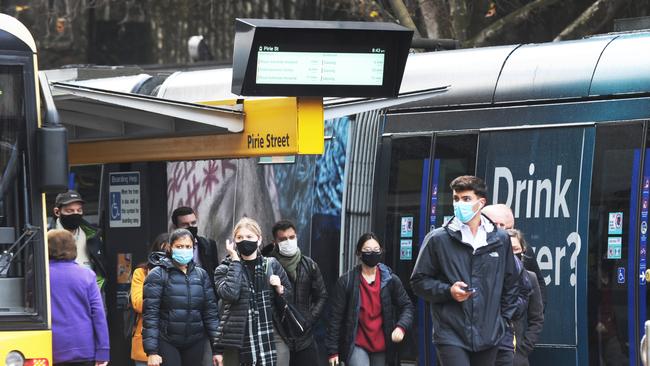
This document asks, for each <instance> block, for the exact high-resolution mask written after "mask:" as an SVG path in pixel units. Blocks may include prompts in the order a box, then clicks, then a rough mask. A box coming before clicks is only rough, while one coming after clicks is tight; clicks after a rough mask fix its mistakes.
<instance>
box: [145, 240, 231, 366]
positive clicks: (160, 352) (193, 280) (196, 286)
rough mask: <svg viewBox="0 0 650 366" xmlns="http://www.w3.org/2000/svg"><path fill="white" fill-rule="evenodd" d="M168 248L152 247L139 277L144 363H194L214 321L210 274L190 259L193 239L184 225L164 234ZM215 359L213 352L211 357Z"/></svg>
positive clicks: (188, 365) (213, 328) (211, 333)
mask: <svg viewBox="0 0 650 366" xmlns="http://www.w3.org/2000/svg"><path fill="white" fill-rule="evenodd" d="M169 243H170V246H171V253H168V254H167V255H163V254H162V253H152V256H151V257H150V259H149V260H150V262H151V263H152V264H153V265H154V266H155V268H153V269H152V270H151V271H150V272H149V274H148V275H147V278H146V280H145V282H144V306H143V309H144V311H143V319H144V321H143V330H142V343H143V345H144V351H145V353H146V354H147V358H148V360H147V364H148V365H150V366H151V365H160V364H162V365H170V366H171V365H174V366H176V365H183V366H195V365H200V364H201V361H202V358H203V354H204V349H203V347H204V345H205V344H206V342H205V339H206V337H209V338H210V341H211V342H210V343H211V344H212V343H213V341H214V339H215V338H216V335H217V328H218V326H219V320H218V314H217V303H216V299H215V295H214V290H213V289H212V285H211V283H210V276H208V273H207V272H206V271H205V270H204V269H203V268H200V267H197V266H196V265H195V264H194V262H193V261H192V256H193V252H194V249H193V248H194V239H193V236H192V234H191V233H190V232H189V231H188V230H185V229H177V230H174V231H173V232H172V233H171V234H170V236H169ZM214 360H215V362H216V356H215V357H214Z"/></svg>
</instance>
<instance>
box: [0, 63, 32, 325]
mask: <svg viewBox="0 0 650 366" xmlns="http://www.w3.org/2000/svg"><path fill="white" fill-rule="evenodd" d="M23 80H24V79H23V69H22V66H20V65H0V316H5V315H19V314H25V313H32V312H34V293H33V288H34V277H33V276H34V274H33V272H34V271H33V269H34V263H33V246H32V245H23V244H25V239H26V238H27V237H28V235H26V236H23V237H22V238H21V235H22V234H23V232H24V230H23V228H24V226H25V218H24V213H25V207H24V203H23V202H21V199H20V197H23V193H24V191H23V187H25V182H23V178H22V172H23V170H24V163H23V160H24V156H23V153H22V151H23V149H24V147H23V146H24V139H25V104H24V98H25V90H24V83H23Z"/></svg>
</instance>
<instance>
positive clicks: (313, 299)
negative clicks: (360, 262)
mask: <svg viewBox="0 0 650 366" xmlns="http://www.w3.org/2000/svg"><path fill="white" fill-rule="evenodd" d="M272 232H273V244H271V245H268V246H266V247H264V249H263V254H264V255H266V256H267V257H268V256H270V257H275V258H276V259H277V260H278V262H280V264H281V265H282V267H283V268H284V270H285V272H287V275H288V276H289V280H290V281H291V285H292V286H293V298H292V299H291V300H292V302H293V304H294V305H295V306H296V307H297V309H298V311H300V313H301V314H302V316H303V317H304V318H305V319H306V320H307V321H308V322H309V324H307V325H308V330H307V331H306V332H305V333H304V334H303V335H302V336H301V337H298V338H291V337H289V335H287V334H284V332H283V329H282V328H281V327H280V326H276V328H277V330H278V332H279V333H280V335H281V336H282V338H283V340H284V342H285V343H286V345H287V347H289V351H290V358H289V359H290V363H289V365H291V366H294V365H296V366H298V365H308V364H310V363H313V362H314V360H318V346H317V345H316V342H315V341H314V337H313V335H312V327H313V325H314V324H315V323H316V321H318V318H320V316H321V314H322V312H323V308H324V307H325V302H326V301H327V290H326V288H325V283H324V282H323V276H322V275H321V272H320V268H318V264H316V262H314V261H313V260H312V259H311V258H309V257H307V256H306V255H303V254H302V253H301V252H300V248H298V237H297V235H296V227H295V226H294V225H293V223H292V222H291V221H288V220H281V221H278V222H277V223H275V225H273V229H272Z"/></svg>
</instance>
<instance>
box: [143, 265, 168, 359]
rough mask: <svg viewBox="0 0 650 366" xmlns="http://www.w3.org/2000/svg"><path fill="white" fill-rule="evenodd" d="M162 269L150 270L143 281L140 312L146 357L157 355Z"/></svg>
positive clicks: (162, 283) (162, 286)
mask: <svg viewBox="0 0 650 366" xmlns="http://www.w3.org/2000/svg"><path fill="white" fill-rule="evenodd" d="M164 270H165V269H164V268H162V267H156V268H154V269H152V270H151V271H150V272H149V274H148V275H147V278H146V279H145V280H144V301H143V304H144V305H143V312H142V319H143V320H142V345H143V347H144V352H145V353H146V354H147V356H151V355H158V339H159V338H160V306H161V303H162V295H163V290H164V286H165V283H164V278H163V271H164Z"/></svg>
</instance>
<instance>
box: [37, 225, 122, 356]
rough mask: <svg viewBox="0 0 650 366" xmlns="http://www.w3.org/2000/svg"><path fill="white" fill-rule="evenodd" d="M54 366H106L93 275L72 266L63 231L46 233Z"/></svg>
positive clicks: (71, 248) (72, 250)
mask: <svg viewBox="0 0 650 366" xmlns="http://www.w3.org/2000/svg"><path fill="white" fill-rule="evenodd" d="M47 240H48V253H49V255H50V288H51V289H52V291H51V300H52V358H53V360H54V365H55V366H64V365H69V366H72V365H74V366H106V365H107V364H108V360H109V345H108V326H107V324H106V316H105V315H104V305H103V302H102V296H101V295H100V293H99V287H97V282H96V281H95V273H94V272H93V271H91V270H90V269H88V268H85V267H81V266H79V265H78V264H77V263H75V258H76V257H77V244H76V243H75V240H74V236H72V234H71V233H70V232H69V231H67V230H63V229H60V230H50V231H49V232H48V233H47Z"/></svg>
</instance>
